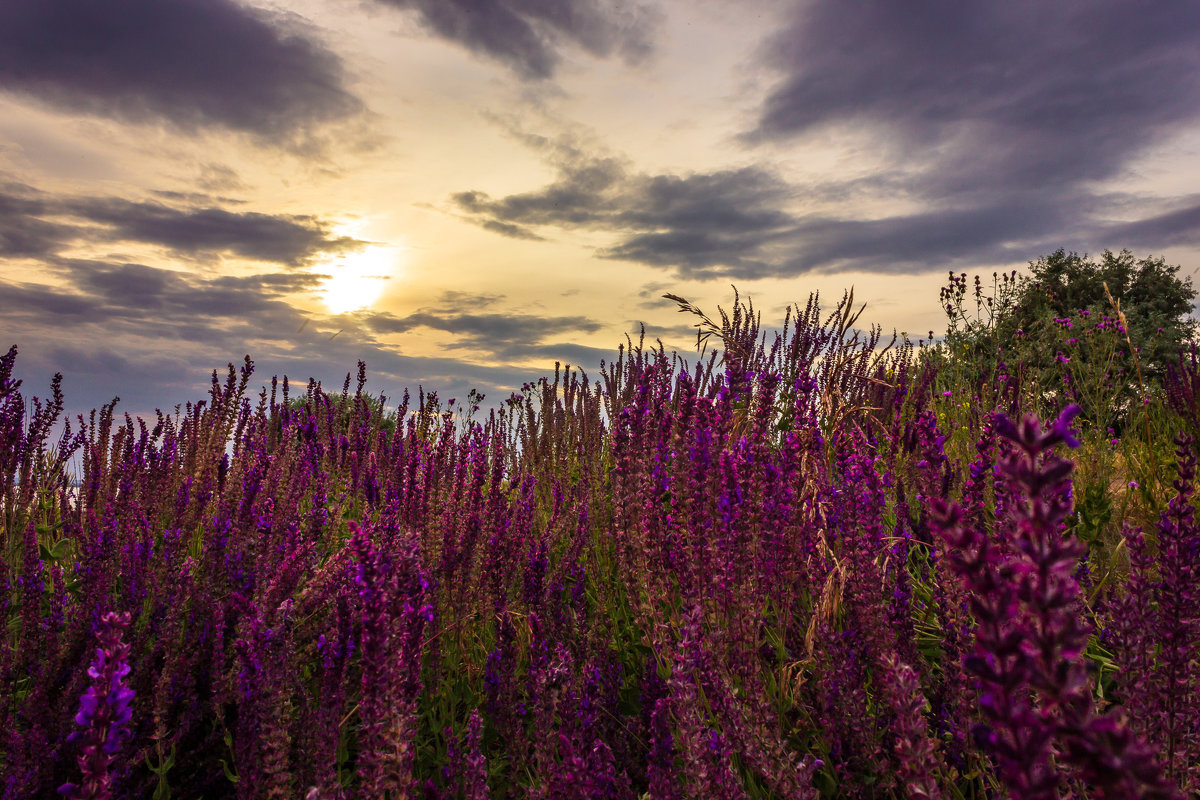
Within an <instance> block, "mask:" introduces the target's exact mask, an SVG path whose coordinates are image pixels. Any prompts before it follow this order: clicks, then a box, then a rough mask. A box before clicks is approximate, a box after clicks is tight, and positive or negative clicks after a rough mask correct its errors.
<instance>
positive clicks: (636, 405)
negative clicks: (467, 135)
mask: <svg viewBox="0 0 1200 800" xmlns="http://www.w3.org/2000/svg"><path fill="white" fill-rule="evenodd" d="M1108 255H1109V256H1111V254H1108ZM1051 258H1052V259H1053V258H1057V259H1058V262H1056V263H1059V265H1060V266H1061V263H1062V262H1064V259H1066V260H1068V261H1069V259H1067V258H1066V257H1065V256H1061V255H1060V254H1056V256H1054V257H1051ZM1122 258H1124V255H1122V256H1114V257H1113V259H1115V260H1116V261H1118V262H1120V263H1121V264H1125V265H1126V266H1128V267H1129V268H1130V269H1131V270H1132V272H1137V263H1136V262H1132V261H1131V260H1129V259H1127V260H1126V261H1121V259H1122ZM1067 266H1072V265H1071V264H1068V265H1067ZM1119 266H1120V264H1118V267H1119ZM1160 266H1161V265H1160ZM1114 269H1116V268H1114ZM1152 271H1153V270H1152ZM1168 272H1169V268H1168ZM1160 273H1161V270H1160ZM1046 274H1047V275H1048V274H1049V273H1048V272H1047V273H1046ZM1072 274H1074V273H1072ZM1114 274H1115V273H1114ZM1131 274H1132V273H1131ZM1171 274H1172V275H1173V273H1171ZM1037 277H1038V273H1037V270H1036V269H1035V270H1034V279H1033V280H1034V281H1035V283H1033V284H1031V283H1026V281H1027V280H1028V279H1023V278H1018V277H1017V276H1016V275H1007V276H1003V275H996V276H994V277H993V283H992V284H991V285H990V286H987V285H986V284H984V283H982V282H981V283H977V284H976V287H977V288H976V290H975V292H974V294H973V295H972V292H971V289H970V288H969V286H968V276H966V275H953V274H952V275H951V276H950V281H949V283H948V285H947V287H946V288H945V289H944V290H943V296H942V299H943V305H944V306H945V308H946V311H947V316H948V320H949V324H948V329H947V331H946V333H945V335H944V336H940V337H936V339H935V337H932V335H931V336H930V337H929V338H920V339H917V340H913V339H911V338H910V337H908V336H905V335H898V336H896V337H887V338H885V337H883V336H882V332H881V331H880V330H879V329H878V328H870V329H862V328H859V327H856V325H857V321H858V319H859V314H861V308H859V309H856V308H855V304H854V302H853V298H852V295H850V294H847V295H846V296H845V297H843V298H842V300H841V301H840V302H838V303H835V304H834V305H833V307H832V308H822V307H821V305H820V302H819V299H818V298H817V297H815V296H814V297H811V298H810V299H809V300H808V302H807V304H805V305H802V306H796V307H794V308H792V309H790V310H789V312H788V314H787V317H786V319H785V321H784V322H783V325H782V326H781V328H779V329H775V330H772V331H766V330H765V329H763V328H762V326H761V319H760V316H759V314H758V313H757V312H756V311H755V310H754V308H753V306H752V305H751V304H750V303H748V302H743V301H742V300H741V299H740V298H736V297H735V300H734V303H733V305H732V307H731V308H730V310H729V311H728V312H726V311H721V312H720V313H719V314H717V315H715V316H713V317H709V316H707V315H705V314H704V312H703V311H702V310H701V309H699V308H697V307H696V306H694V305H692V304H690V303H688V302H687V301H686V300H685V299H684V298H681V297H675V296H672V297H671V298H670V299H671V300H672V301H674V302H676V303H678V304H679V307H680V310H681V311H684V312H685V313H687V314H689V315H694V316H695V318H696V319H697V320H698V323H697V325H698V331H699V335H700V338H699V343H700V344H701V345H708V347H707V349H705V350H704V351H703V354H702V355H701V354H689V355H688V357H687V358H684V357H682V356H679V355H675V354H672V353H668V352H667V351H666V350H665V349H664V348H663V347H662V346H661V345H651V344H648V343H646V342H645V340H644V339H642V340H639V341H630V342H628V343H627V345H626V346H625V347H623V348H622V349H621V351H620V355H619V357H618V358H617V360H616V361H615V363H611V364H607V365H604V366H603V367H602V369H601V370H600V372H599V374H598V375H597V376H595V377H594V378H593V377H591V376H588V375H585V374H584V373H583V372H582V371H580V370H578V369H572V368H570V367H563V368H556V370H555V374H554V375H553V377H547V378H543V379H541V380H538V381H536V382H533V383H530V384H527V385H525V386H524V387H523V388H522V390H521V391H520V392H518V393H515V394H513V395H512V396H511V397H510V398H508V399H507V400H504V401H503V402H500V403H498V404H495V407H494V408H492V409H490V410H489V409H488V408H487V407H486V405H485V403H484V398H482V397H481V396H479V395H477V394H472V396H471V397H470V398H468V399H467V400H466V402H465V403H464V402H459V401H456V400H448V401H446V402H443V401H442V400H441V399H440V398H439V397H438V396H437V395H436V394H432V393H431V394H425V393H420V394H418V395H417V396H416V397H415V398H414V397H410V396H409V395H408V394H407V393H406V394H405V395H404V396H403V397H402V398H401V400H400V401H399V403H398V405H397V406H395V407H392V406H389V405H388V400H387V398H384V397H380V396H378V395H371V394H368V393H367V392H366V372H365V367H364V366H363V365H362V364H359V366H358V374H357V381H356V382H353V387H352V381H351V377H350V376H347V378H346V382H345V384H344V385H343V386H342V387H341V390H340V391H336V390H335V391H327V390H326V389H325V388H324V387H322V386H321V385H319V384H316V383H311V382H310V383H309V385H308V386H307V387H306V388H305V389H304V390H303V391H302V392H301V393H299V394H296V393H294V391H293V387H292V386H291V385H289V383H288V381H287V379H286V378H284V379H283V380H282V381H276V380H275V379H274V378H272V379H271V381H270V384H269V386H268V387H264V388H263V389H262V391H261V392H260V393H258V394H257V395H254V394H253V393H248V392H249V390H250V387H251V386H252V384H254V382H255V381H254V376H253V363H252V362H251V361H250V359H249V358H247V359H246V361H245V363H244V364H243V365H242V366H241V368H240V369H235V368H234V366H233V365H230V368H229V372H228V375H227V376H224V377H223V378H222V377H221V376H218V375H217V374H216V373H214V374H213V377H212V387H211V391H210V394H209V396H208V398H207V399H205V400H202V401H199V402H193V403H188V404H187V405H186V406H184V407H182V408H180V409H178V410H177V412H176V413H174V414H161V413H160V414H159V415H158V416H157V418H155V419H150V420H142V419H134V418H131V417H130V416H128V415H125V416H124V417H121V416H118V415H117V414H116V413H115V411H114V406H113V405H109V406H106V407H104V408H101V409H98V410H96V411H94V412H92V413H91V414H90V415H89V416H87V417H78V418H77V419H76V420H75V421H74V424H72V425H69V426H68V427H67V428H66V431H65V433H63V434H62V435H61V437H58V436H56V437H55V438H54V439H53V440H51V431H52V430H54V429H55V425H56V424H60V423H59V417H60V416H61V414H62V409H63V404H64V401H63V398H62V395H61V392H60V391H59V379H58V378H56V379H55V381H54V383H53V386H52V390H51V396H50V398H49V399H47V400H38V399H30V400H29V401H28V402H27V401H26V400H25V398H24V397H23V395H22V393H21V392H20V385H19V382H18V381H16V380H14V379H13V377H12V375H13V368H14V362H15V358H16V352H17V351H16V348H15V347H14V348H12V349H11V350H9V351H8V354H7V356H4V357H3V358H0V487H2V488H0V491H2V492H3V497H2V500H0V502H2V507H0V513H2V524H3V532H4V540H3V541H4V546H3V550H2V551H0V559H2V560H0V604H2V605H0V609H2V613H3V618H4V621H5V623H6V626H5V629H4V630H3V631H2V632H0V786H2V791H3V796H4V797H6V798H23V797H34V796H39V797H45V796H53V794H54V792H55V791H56V790H58V791H60V792H61V793H62V794H65V795H68V796H71V797H117V798H120V797H138V798H141V797H149V798H155V800H166V798H200V797H205V798H222V797H236V798H310V799H311V800H316V799H319V798H342V797H347V798H348V797H359V798H377V797H392V798H434V799H437V800H450V799H451V798H454V799H456V800H457V799H459V798H463V799H467V800H480V799H481V798H487V797H491V798H525V797H528V798H610V797H611V798H643V797H649V798H660V799H662V800H668V799H671V800H673V799H675V798H818V797H820V798H959V799H963V798H993V797H997V798H999V797H1012V798H1057V797H1099V798H1114V800H1115V799H1116V798H1135V797H1145V798H1184V797H1197V796H1200V656H1198V655H1197V654H1198V653H1200V611H1198V609H1200V527H1198V526H1197V522H1196V516H1195V514H1196V502H1197V501H1196V494H1195V472H1196V462H1197V445H1196V439H1195V437H1196V436H1197V435H1198V434H1200V364H1198V358H1197V348H1196V345H1195V343H1194V342H1191V343H1189V342H1188V337H1189V336H1190V335H1194V329H1188V328H1187V327H1186V318H1185V316H1184V315H1182V314H1181V313H1177V312H1176V311H1173V310H1172V309H1168V310H1167V311H1165V312H1163V313H1164V314H1166V313H1171V314H1173V316H1171V317H1170V319H1166V318H1165V317H1164V318H1162V319H1159V318H1155V319H1153V320H1149V321H1148V320H1146V319H1143V318H1141V317H1139V316H1135V315H1136V314H1140V313H1149V312H1146V311H1145V310H1144V309H1142V310H1139V309H1138V308H1136V305H1137V304H1136V303H1135V301H1134V300H1133V299H1130V298H1131V297H1133V295H1132V294H1130V292H1131V289H1130V286H1131V285H1132V283H1131V284H1130V285H1128V286H1122V287H1120V288H1117V287H1114V286H1112V285H1111V284H1110V288H1112V289H1113V291H1112V292H1111V294H1112V295H1113V296H1112V298H1111V302H1110V301H1109V298H1108V297H1104V302H1103V303H1102V302H1100V300H1099V299H1098V298H1097V297H1096V296H1094V295H1088V297H1087V298H1086V304H1085V305H1080V306H1079V307H1078V308H1076V307H1074V306H1066V307H1059V306H1056V305H1055V303H1056V302H1057V301H1058V300H1059V299H1061V295H1062V294H1063V291H1062V287H1059V289H1058V290H1056V289H1055V288H1054V287H1050V288H1046V287H1047V286H1049V283H1047V282H1045V281H1043V282H1042V284H1040V285H1041V287H1042V288H1041V289H1039V290H1038V291H1041V292H1042V294H1041V295H1039V298H1040V299H1039V302H1041V303H1042V305H1037V306H1036V307H1034V306H1033V304H1032V303H1031V302H1025V301H1028V300H1031V299H1033V295H1032V294H1030V291H1031V290H1030V286H1033V285H1037V284H1036V280H1037ZM1043 277H1044V276H1043ZM1159 277H1161V274H1159ZM1081 280H1084V279H1083V278H1079V277H1072V278H1069V279H1068V281H1067V283H1068V284H1070V282H1071V281H1077V282H1078V281H1081ZM1180 287H1182V288H1180ZM1176 288H1177V290H1178V291H1183V292H1185V293H1186V292H1190V286H1184V285H1183V284H1180V283H1178V282H1177V284H1176ZM1190 297H1191V295H1189V300H1190ZM1022 298H1024V301H1023V300H1022ZM972 300H973V301H974V302H973V303H972ZM1064 302H1065V301H1064ZM1070 302H1075V301H1074V300H1072V301H1070ZM1081 302H1082V301H1081ZM1121 304H1124V305H1121ZM972 306H973V307H972ZM1014 307H1018V308H1019V309H1020V311H1019V312H1014V311H1013V308H1014ZM1018 314H1020V315H1027V316H1018ZM1164 321H1165V322H1167V323H1168V324H1161V323H1162V322H1164ZM1172 323H1178V326H1177V327H1171V324H1172ZM1159 328H1163V329H1164V330H1163V331H1158V330H1157V329H1159ZM1163 334H1166V336H1164V335H1163ZM1143 337H1147V338H1143ZM1168 339H1169V340H1170V341H1169V344H1170V345H1171V346H1170V347H1165V345H1164V346H1160V345H1162V344H1163V343H1164V342H1166V341H1167V340H1168ZM1147 341H1152V342H1153V348H1149V347H1148V346H1147V345H1146V344H1145V342H1147ZM1139 348H1141V349H1139ZM1150 349H1153V353H1154V355H1153V357H1152V358H1149V357H1142V358H1139V356H1140V354H1141V353H1143V352H1148V351H1149V350H1150Z"/></svg>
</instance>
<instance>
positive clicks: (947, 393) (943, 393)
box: [942, 391, 954, 397]
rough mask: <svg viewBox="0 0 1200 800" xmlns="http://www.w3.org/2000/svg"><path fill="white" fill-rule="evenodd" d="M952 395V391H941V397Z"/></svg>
mask: <svg viewBox="0 0 1200 800" xmlns="http://www.w3.org/2000/svg"><path fill="white" fill-rule="evenodd" d="M953 396H954V392H951V391H945V392H942V397H953Z"/></svg>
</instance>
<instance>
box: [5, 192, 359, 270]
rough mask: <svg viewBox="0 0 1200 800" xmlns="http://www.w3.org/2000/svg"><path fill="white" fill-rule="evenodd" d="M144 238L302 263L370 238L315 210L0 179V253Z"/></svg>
mask: <svg viewBox="0 0 1200 800" xmlns="http://www.w3.org/2000/svg"><path fill="white" fill-rule="evenodd" d="M104 242H140V243H144V244H151V245H158V246H162V247H166V248H168V249H169V250H171V251H172V252H176V253H186V254H188V255H189V256H196V255H205V254H230V255H234V256H240V257H242V258H248V259H254V260H257V261H268V262H275V263H279V264H286V265H289V266H299V265H302V264H305V263H307V262H308V261H310V260H311V259H313V258H315V257H316V256H318V255H320V254H323V253H340V252H345V251H348V250H355V249H357V248H359V247H361V246H362V245H363V244H364V243H363V242H360V241H357V240H355V239H351V238H348V237H343V236H334V235H333V234H331V232H330V230H329V226H328V224H327V223H326V222H324V221H322V220H320V219H318V218H316V217H312V216H296V215H282V214H263V213H259V212H254V211H227V210H225V209H222V208H217V207H196V206H187V205H185V206H177V205H166V204H163V203H157V202H134V201H130V200H123V199H119V198H112V197H74V196H54V195H50V194H46V193H43V192H38V191H36V190H34V189H32V188H30V187H27V186H22V185H19V184H12V183H10V184H6V185H0V255H5V256H9V257H29V258H48V257H51V256H53V255H55V254H57V253H60V252H61V251H63V250H64V249H65V248H67V247H68V246H70V245H73V244H78V243H104Z"/></svg>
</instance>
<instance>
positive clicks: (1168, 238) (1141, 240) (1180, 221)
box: [1098, 198, 1200, 248]
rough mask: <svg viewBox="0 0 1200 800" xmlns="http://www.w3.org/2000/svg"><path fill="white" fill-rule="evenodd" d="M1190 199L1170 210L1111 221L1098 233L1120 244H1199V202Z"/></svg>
mask: <svg viewBox="0 0 1200 800" xmlns="http://www.w3.org/2000/svg"><path fill="white" fill-rule="evenodd" d="M1189 199H1191V200H1192V202H1191V203H1190V204H1189V205H1187V206H1185V207H1183V208H1178V209H1175V210H1173V211H1168V212H1165V213H1162V214H1157V215H1155V216H1152V217H1146V218H1144V219H1140V220H1136V221H1133V222H1123V223H1114V224H1111V225H1108V226H1106V227H1102V228H1101V229H1100V230H1099V231H1098V233H1100V234H1102V235H1103V236H1104V237H1105V240H1106V241H1110V242H1120V243H1121V246H1122V247H1126V246H1128V247H1146V248H1161V247H1169V246H1172V245H1200V204H1197V203H1196V202H1195V198H1189Z"/></svg>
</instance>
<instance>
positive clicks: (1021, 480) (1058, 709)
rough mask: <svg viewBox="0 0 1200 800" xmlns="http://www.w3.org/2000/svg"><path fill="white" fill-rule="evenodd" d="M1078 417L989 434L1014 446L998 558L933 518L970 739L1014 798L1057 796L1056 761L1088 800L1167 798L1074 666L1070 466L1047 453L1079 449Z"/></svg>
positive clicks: (939, 513)
mask: <svg viewBox="0 0 1200 800" xmlns="http://www.w3.org/2000/svg"><path fill="white" fill-rule="evenodd" d="M1078 413H1079V407H1078V406H1069V407H1068V408H1067V409H1066V410H1064V411H1063V413H1062V415H1061V416H1059V418H1058V419H1057V420H1056V421H1055V422H1054V424H1053V425H1052V426H1051V427H1050V428H1049V430H1045V431H1043V429H1042V426H1041V425H1040V424H1039V423H1038V421H1037V420H1036V419H1035V418H1033V417H1031V416H1027V417H1025V419H1024V420H1022V422H1021V423H1020V425H1019V426H1018V425H1016V424H1014V423H1013V422H1012V421H1011V420H1010V419H1008V418H1007V417H1005V416H1004V415H999V414H998V415H997V417H996V426H995V427H996V431H997V433H999V434H1000V435H1001V436H1003V437H1005V438H1006V439H1008V440H1010V441H1011V442H1012V443H1013V445H1014V449H1013V451H1012V452H1010V453H1009V455H1008V456H1007V457H1006V458H1005V459H1004V460H1003V461H1002V462H1001V463H1000V464H999V465H998V466H997V471H998V473H1000V474H1001V475H1002V476H1003V477H1004V478H1006V479H1007V481H1008V483H1009V485H1010V486H1011V487H1012V489H1013V491H1014V492H1015V493H1016V495H1017V496H1018V497H1019V498H1021V499H1023V500H1024V503H1023V506H1024V507H1020V506H1021V504H1017V503H1014V505H1013V507H1011V509H1010V512H1011V519H1010V524H1011V525H1012V527H1013V528H1015V530H1006V529H1004V528H1003V527H999V528H998V530H997V533H1001V532H1003V533H1006V534H1008V535H1009V536H1011V538H1012V543H1013V545H1015V546H1014V547H1013V549H1012V550H1011V551H1010V552H1009V553H1007V554H1006V553H1004V552H1002V551H1001V550H1000V549H999V548H996V547H994V546H992V542H991V541H989V539H988V537H986V536H985V535H983V534H982V533H980V532H979V531H977V530H974V529H973V526H967V525H965V524H964V521H963V516H962V511H961V509H959V508H958V507H957V506H956V505H950V506H946V505H945V504H940V505H939V506H938V507H937V508H936V513H935V516H936V526H937V527H938V528H939V529H940V530H941V533H942V535H943V536H944V537H945V538H946V540H947V542H948V543H949V544H951V545H952V546H953V547H955V548H956V549H957V550H958V552H955V553H954V554H953V556H952V560H953V563H954V564H955V567H956V569H957V571H958V572H959V574H960V575H961V576H962V578H963V581H964V583H966V584H967V585H968V587H969V588H970V589H971V591H972V597H971V610H972V612H973V613H974V614H975V617H976V620H977V623H978V627H977V629H976V652H975V654H974V655H972V656H970V657H968V658H967V659H966V666H967V668H968V669H969V670H970V671H971V672H973V673H974V674H975V675H976V676H977V678H978V679H979V685H980V689H981V691H982V696H981V698H980V705H981V707H982V708H983V711H984V714H985V716H986V717H987V719H988V723H989V724H988V725H985V726H980V728H979V729H978V730H977V733H976V739H977V742H978V743H979V744H980V745H981V746H982V747H983V748H984V749H986V750H990V751H991V752H993V753H994V754H995V755H996V757H997V759H998V760H999V764H1000V774H1001V777H1002V778H1003V779H1004V781H1005V783H1006V784H1008V787H1009V790H1010V791H1011V793H1012V795H1013V797H1014V798H1047V799H1049V798H1054V797H1056V796H1057V795H1058V784H1059V781H1060V780H1061V778H1062V776H1061V775H1060V774H1059V770H1058V768H1057V765H1056V763H1055V762H1056V759H1057V758H1059V757H1061V758H1062V759H1063V760H1064V761H1065V762H1067V763H1069V764H1071V765H1073V766H1074V767H1075V769H1076V770H1077V773H1078V775H1079V777H1080V778H1082V780H1083V781H1084V782H1085V783H1087V784H1088V786H1089V788H1090V790H1092V791H1093V792H1095V793H1096V794H1095V795H1094V796H1096V797H1103V798H1127V797H1146V798H1149V797H1154V798H1160V797H1161V798H1166V797H1174V796H1176V795H1175V793H1174V792H1172V791H1171V789H1170V787H1168V786H1167V785H1166V784H1165V782H1164V781H1163V780H1162V777H1161V774H1160V773H1159V770H1158V768H1157V766H1156V765H1155V764H1154V762H1153V758H1152V755H1151V753H1150V751H1149V750H1148V749H1147V748H1146V747H1145V746H1144V745H1142V744H1141V742H1140V741H1138V740H1137V738H1136V737H1135V736H1133V735H1132V734H1131V733H1130V732H1129V731H1128V729H1127V727H1126V726H1125V724H1124V721H1123V720H1122V719H1121V718H1120V717H1118V716H1116V715H1114V714H1107V715H1104V716H1098V715H1096V713H1095V709H1094V701H1093V698H1092V688H1091V680H1090V677H1089V675H1088V672H1087V668H1086V666H1085V664H1084V663H1083V660H1082V654H1083V650H1084V647H1085V646H1086V644H1087V638H1088V634H1089V632H1090V631H1089V630H1088V629H1087V628H1086V627H1085V626H1084V624H1083V623H1082V622H1081V621H1080V619H1081V614H1080V609H1079V607H1078V606H1079V599H1078V595H1079V584H1078V582H1077V581H1076V579H1075V577H1074V573H1075V570H1076V567H1077V564H1078V560H1079V557H1080V555H1082V552H1083V548H1082V546H1081V545H1079V544H1078V543H1077V542H1074V541H1069V540H1067V539H1065V538H1064V537H1063V530H1064V521H1065V519H1066V517H1067V515H1068V514H1069V513H1070V474H1071V470H1072V469H1073V464H1072V463H1071V462H1070V461H1067V460H1065V459H1061V458H1058V457H1057V456H1055V455H1053V454H1052V453H1050V452H1049V451H1050V448H1052V447H1053V446H1054V445H1056V444H1059V443H1062V442H1066V443H1067V444H1068V445H1070V446H1073V447H1074V446H1078V444H1079V442H1078V440H1077V439H1075V437H1074V435H1073V433H1072V431H1071V430H1070V422H1071V420H1072V419H1073V418H1074V417H1075V416H1076V415H1077V414H1078ZM1002 523H1003V521H1002ZM1033 697H1036V700H1037V702H1036V704H1034V703H1032V702H1031V699H1032V698H1033Z"/></svg>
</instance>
